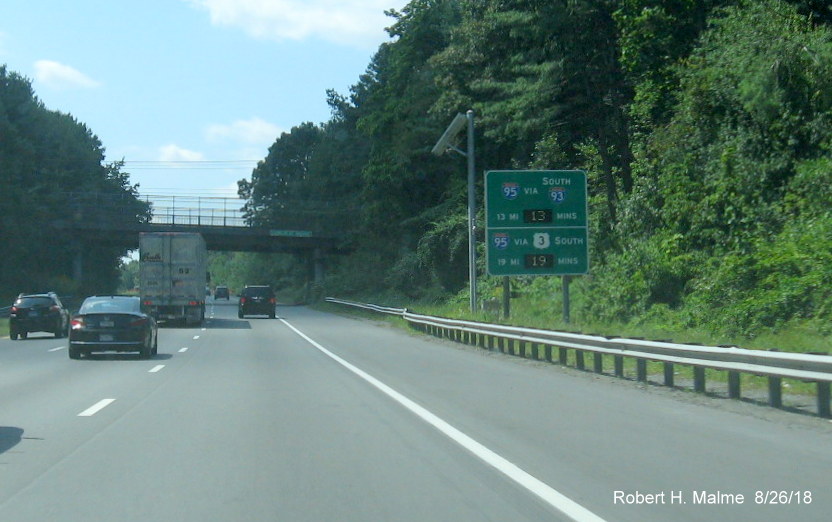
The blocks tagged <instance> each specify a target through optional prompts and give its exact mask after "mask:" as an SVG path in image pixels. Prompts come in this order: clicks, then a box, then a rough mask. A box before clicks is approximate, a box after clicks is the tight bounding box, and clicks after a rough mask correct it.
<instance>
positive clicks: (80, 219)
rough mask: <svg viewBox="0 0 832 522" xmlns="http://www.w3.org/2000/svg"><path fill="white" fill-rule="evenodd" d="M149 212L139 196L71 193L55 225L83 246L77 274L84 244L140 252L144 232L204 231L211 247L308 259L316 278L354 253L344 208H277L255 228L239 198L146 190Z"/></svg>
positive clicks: (76, 270)
mask: <svg viewBox="0 0 832 522" xmlns="http://www.w3.org/2000/svg"><path fill="white" fill-rule="evenodd" d="M141 199H142V201H144V202H145V203H146V205H148V206H149V208H150V214H149V215H146V214H145V213H144V212H142V210H143V209H141V208H139V207H137V206H135V200H131V199H130V198H126V197H121V196H106V195H100V194H89V193H67V194H66V197H65V198H64V201H65V203H66V209H67V212H66V217H65V219H62V220H59V221H56V222H55V223H53V225H54V226H55V227H57V228H59V229H62V230H67V231H68V232H71V233H72V234H74V236H75V238H76V239H77V240H78V241H79V242H80V243H81V244H82V247H81V248H79V250H78V252H76V258H75V262H74V270H73V271H74V274H75V276H77V277H78V278H80V276H81V274H82V272H83V250H84V249H83V244H96V245H104V246H113V247H118V248H125V249H129V250H136V249H138V248H139V234H140V233H142V232H198V233H200V234H202V236H203V237H204V238H205V242H206V245H207V246H208V250H210V251H226V252H264V253H290V254H294V255H297V256H299V257H304V258H307V259H308V260H309V262H310V265H312V266H314V273H315V280H318V279H319V278H320V277H322V274H323V260H324V259H325V258H326V257H327V256H330V255H337V254H342V253H345V252H346V251H348V249H347V247H346V246H345V243H344V241H343V239H342V238H343V237H344V235H343V231H342V230H340V229H339V228H340V225H341V224H342V223H344V222H345V219H346V216H345V215H344V214H345V212H344V211H343V210H340V209H337V208H326V206H324V205H321V204H318V205H307V206H306V207H305V208H302V207H300V206H297V207H290V208H286V209H284V210H282V211H278V212H274V213H273V216H272V220H271V226H268V227H265V226H251V225H250V224H249V223H248V222H247V220H246V219H245V217H244V215H243V210H242V207H243V204H244V201H243V200H241V199H238V198H228V197H218V196H195V195H176V196H173V195H158V194H143V195H142V196H141Z"/></svg>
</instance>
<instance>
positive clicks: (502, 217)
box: [485, 170, 589, 276]
mask: <svg viewBox="0 0 832 522" xmlns="http://www.w3.org/2000/svg"><path fill="white" fill-rule="evenodd" d="M485 196H486V197H485V211H486V253H487V258H488V263H487V265H488V273H489V274H490V275H494V276H499V275H575V274H586V273H587V272H588V271H589V235H588V231H587V197H586V173H585V172H583V171H580V170H492V171H488V172H486V174H485Z"/></svg>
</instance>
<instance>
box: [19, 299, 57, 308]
mask: <svg viewBox="0 0 832 522" xmlns="http://www.w3.org/2000/svg"><path fill="white" fill-rule="evenodd" d="M52 304H53V303H52V299H51V298H49V297H21V298H20V299H18V300H17V302H15V306H26V307H30V306H52Z"/></svg>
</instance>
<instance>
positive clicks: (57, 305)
mask: <svg viewBox="0 0 832 522" xmlns="http://www.w3.org/2000/svg"><path fill="white" fill-rule="evenodd" d="M29 332H50V333H52V334H54V335H55V337H65V336H66V335H67V333H69V310H67V309H66V307H64V305H63V303H61V300H60V299H58V296H57V295H56V294H55V293H54V292H48V293H45V294H20V295H19V296H17V299H16V300H15V302H14V304H13V305H12V308H11V311H10V313H9V337H10V338H11V339H12V341H15V340H17V338H18V337H20V338H21V339H26V337H28V336H29Z"/></svg>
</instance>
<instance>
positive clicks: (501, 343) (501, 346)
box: [497, 337, 506, 353]
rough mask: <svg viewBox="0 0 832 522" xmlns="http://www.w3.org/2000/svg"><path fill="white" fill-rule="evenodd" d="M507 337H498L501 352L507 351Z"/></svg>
mask: <svg viewBox="0 0 832 522" xmlns="http://www.w3.org/2000/svg"><path fill="white" fill-rule="evenodd" d="M505 341H506V340H505V338H503V337H497V349H498V350H500V353H505V351H506V349H505Z"/></svg>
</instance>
